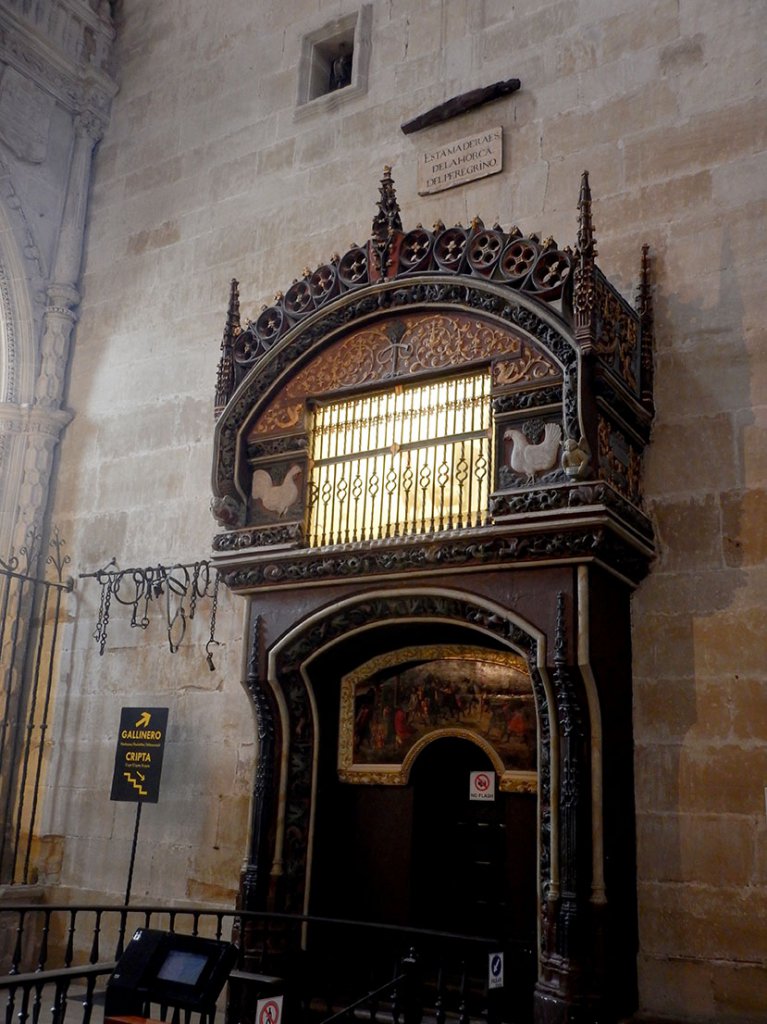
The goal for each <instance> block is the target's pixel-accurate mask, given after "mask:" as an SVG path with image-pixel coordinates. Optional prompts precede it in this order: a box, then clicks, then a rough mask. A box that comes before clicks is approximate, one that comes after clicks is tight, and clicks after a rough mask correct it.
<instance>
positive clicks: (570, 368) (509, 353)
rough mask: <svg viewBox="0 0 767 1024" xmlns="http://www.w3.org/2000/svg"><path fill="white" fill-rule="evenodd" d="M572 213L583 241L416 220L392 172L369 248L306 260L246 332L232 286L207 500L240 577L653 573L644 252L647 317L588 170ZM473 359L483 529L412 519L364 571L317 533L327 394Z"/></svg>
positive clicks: (241, 582) (218, 543)
mask: <svg viewBox="0 0 767 1024" xmlns="http://www.w3.org/2000/svg"><path fill="white" fill-rule="evenodd" d="M578 211H579V222H578V235H577V243H576V245H575V247H574V249H572V250H571V249H570V248H569V247H565V248H562V249H560V248H559V246H558V245H557V243H556V242H555V241H554V239H552V238H545V239H544V240H541V239H540V238H538V237H537V236H536V235H530V236H528V237H524V236H523V235H522V233H521V232H520V230H519V229H518V228H516V227H512V228H511V229H510V230H509V231H504V230H503V229H502V228H501V227H500V225H498V224H495V225H493V226H492V227H486V226H485V225H484V224H483V222H482V221H481V220H480V219H479V218H475V220H474V221H472V223H471V225H470V226H468V227H462V226H461V225H456V226H455V227H450V228H448V227H445V225H444V224H442V223H441V222H440V223H437V224H435V226H434V228H433V230H431V231H430V230H427V229H426V228H424V227H422V226H421V225H418V226H416V227H415V228H413V229H411V230H409V231H406V230H404V228H403V226H402V221H401V217H400V210H399V206H398V204H397V200H396V196H395V191H394V185H393V182H392V179H391V174H390V171H389V169H388V168H387V169H386V170H385V172H384V176H383V179H382V181H381V186H380V198H379V201H378V213H377V215H376V217H375V219H374V221H373V229H372V234H371V238H370V239H369V240H368V242H366V243H365V244H364V245H354V246H352V248H350V249H349V250H348V251H347V252H346V253H345V254H344V255H343V256H333V257H332V258H331V260H330V261H329V262H328V263H326V264H324V265H322V266H320V267H318V268H317V269H316V270H314V271H313V272H312V271H310V270H308V269H307V270H306V271H305V272H304V275H303V277H302V278H301V279H300V280H296V281H294V282H293V283H292V284H291V286H290V287H289V288H288V289H287V291H286V292H285V293H284V294H283V293H277V295H276V296H275V300H274V303H273V304H272V305H270V306H265V307H263V308H262V310H261V312H260V314H259V316H258V317H257V318H256V319H255V320H253V321H248V322H247V323H245V324H244V325H243V324H242V323H241V319H240V312H239V293H238V285H237V282H236V281H233V282H232V289H231V297H230V304H229V313H228V318H227V323H226V328H225V331H224V337H223V341H222V345H221V359H220V364H219V370H218V381H217V388H216V413H217V415H218V422H217V426H216V435H215V460H214V471H213V492H214V498H213V505H212V508H213V512H214V515H215V516H216V518H217V520H218V522H219V523H220V524H221V525H222V526H225V527H227V530H226V532H224V533H221V534H219V535H218V536H217V537H216V538H215V541H214V548H215V551H216V552H217V555H216V561H217V563H218V565H219V566H220V567H221V569H222V570H226V573H227V577H226V578H227V582H228V584H229V585H230V586H231V587H232V588H234V589H236V590H244V591H247V590H250V589H252V588H253V587H254V586H264V585H268V586H281V585H286V584H287V585H290V584H292V585H295V584H296V583H300V582H302V581H307V580H320V579H322V580H332V579H344V578H348V577H349V576H350V575H354V574H357V573H360V572H361V573H362V574H365V575H371V576H388V575H391V574H392V573H397V574H399V573H405V574H407V573H408V572H411V571H418V572H422V571H423V570H424V569H426V570H429V569H430V568H443V569H444V568H446V567H458V566H468V565H489V564H495V563H503V562H506V561H508V560H510V559H511V560H514V561H515V562H520V561H533V562H534V561H536V560H540V559H545V560H547V561H549V560H551V559H552V558H564V559H567V558H573V557H578V558H580V557H583V556H584V555H586V556H588V557H589V558H592V559H595V560H597V561H599V562H601V563H602V564H604V565H607V566H609V567H610V568H611V569H612V570H613V571H615V572H618V573H620V574H621V575H622V576H623V577H624V578H627V579H629V580H631V581H636V580H638V579H639V578H641V576H642V575H643V574H644V572H645V571H646V565H647V562H648V559H649V558H650V557H651V555H652V551H653V547H652V531H651V528H650V524H649V522H648V520H647V518H646V516H645V514H644V513H643V511H642V509H641V472H640V469H641V455H642V451H643V449H644V447H645V445H646V443H647V441H648V437H649V431H650V423H651V419H652V414H653V402H652V326H653V325H652V309H651V301H650V286H649V261H648V256H647V247H645V248H644V250H643V253H642V264H641V284H640V287H639V292H638V298H637V308H636V309H634V308H632V307H631V305H630V304H629V303H628V302H627V301H626V300H625V299H624V298H623V297H622V296H621V295H619V294H618V292H617V291H616V289H615V288H614V287H613V286H612V285H611V284H610V283H609V281H608V280H607V278H606V277H605V275H604V274H603V273H602V271H601V270H600V269H599V267H598V266H597V265H596V262H595V257H596V245H595V237H594V230H593V225H592V215H591V196H590V190H589V183H588V176H587V174H585V173H584V175H583V179H582V183H581V191H580V197H579V202H578ZM477 367H485V368H486V369H487V370H488V371H489V373H490V380H491V391H490V400H491V402H492V414H493V427H492V431H493V433H494V436H493V438H492V442H493V443H492V448H493V449H494V453H495V456H494V458H493V460H492V462H493V465H492V479H491V485H490V493H489V502H488V506H489V507H488V509H487V512H488V514H487V516H485V517H483V519H482V521H481V524H480V525H479V526H477V525H476V523H475V522H474V521H472V522H469V521H468V520H464V521H461V522H460V523H458V524H457V525H458V527H459V529H455V528H452V529H450V530H445V529H444V528H443V529H439V528H437V529H426V530H420V531H408V530H404V529H400V530H399V531H398V532H397V531H395V535H393V536H391V537H387V538H386V540H387V544H386V547H385V548H383V549H382V548H381V547H380V545H379V546H378V547H377V546H376V545H372V546H371V545H368V546H367V550H366V553H365V558H364V564H362V565H361V564H360V562H359V560H358V558H357V554H358V552H357V553H355V551H354V547H355V545H354V543H353V542H352V543H341V544H339V543H338V542H337V540H338V538H335V541H336V542H335V543H333V544H322V543H320V542H318V539H317V537H315V538H314V539H313V540H312V541H311V543H310V538H309V537H308V534H307V527H306V523H307V516H308V512H309V509H308V506H309V505H310V504H311V487H310V481H311V475H312V453H311V451H310V436H311V424H312V408H313V403H315V402H316V401H317V400H322V399H327V398H328V397H335V398H338V397H339V396H344V395H352V394H356V393H360V392H365V391H366V390H367V391H370V390H371V389H373V390H375V389H379V390H380V389H382V388H385V387H391V386H397V385H402V384H404V383H407V382H409V381H413V380H420V379H424V378H425V379H428V378H430V377H435V376H439V375H440V374H442V375H444V374H446V373H451V372H455V371H456V370H457V369H461V370H471V369H473V368H474V369H475V368H477ZM531 468H532V469H533V471H532V472H530V469H531ZM259 488H261V489H263V493H261V491H260V490H259ZM315 490H316V488H315ZM315 497H316V494H315ZM268 506H271V507H268ZM533 524H534V526H535V528H534V530H533V529H532V525H533ZM451 526H452V527H455V526H456V523H452V524H451ZM413 532H418V533H419V534H420V535H419V536H418V537H417V538H414V536H413V535H412V534H413ZM448 534H449V536H448ZM321 539H322V538H320V541H321ZM352 540H353V538H352Z"/></svg>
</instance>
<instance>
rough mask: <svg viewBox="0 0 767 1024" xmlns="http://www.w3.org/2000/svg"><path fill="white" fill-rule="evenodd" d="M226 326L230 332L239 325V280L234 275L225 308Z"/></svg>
mask: <svg viewBox="0 0 767 1024" xmlns="http://www.w3.org/2000/svg"><path fill="white" fill-rule="evenodd" d="M226 326H227V328H228V329H229V332H230V334H231V332H232V329H233V328H235V327H239V326H240V282H239V281H238V280H237V279H236V278H234V277H233V278H232V283H231V285H230V286H229V309H228V310H227V317H226Z"/></svg>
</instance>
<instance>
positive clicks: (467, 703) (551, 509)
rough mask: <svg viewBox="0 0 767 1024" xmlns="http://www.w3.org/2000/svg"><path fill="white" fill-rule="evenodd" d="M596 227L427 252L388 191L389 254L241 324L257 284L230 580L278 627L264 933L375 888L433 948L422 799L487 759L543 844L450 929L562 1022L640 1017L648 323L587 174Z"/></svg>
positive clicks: (376, 237) (224, 503)
mask: <svg viewBox="0 0 767 1024" xmlns="http://www.w3.org/2000/svg"><path fill="white" fill-rule="evenodd" d="M578 209H579V223H578V234H577V242H576V245H575V247H574V248H573V249H570V248H567V247H566V248H562V249H561V248H559V246H558V245H557V243H556V242H555V241H554V240H553V239H551V238H546V239H544V240H541V239H539V238H538V237H537V236H535V235H531V236H529V237H524V236H523V235H522V233H521V232H520V231H519V229H517V228H512V229H511V230H509V231H505V230H503V229H502V228H501V227H500V226H499V225H497V224H496V225H493V226H492V227H486V226H485V225H484V224H483V223H482V221H481V220H480V219H479V218H476V219H475V220H474V221H473V222H472V223H471V225H470V226H469V227H462V226H460V225H457V226H455V227H445V225H444V224H442V223H438V224H436V225H435V226H434V228H433V229H432V230H427V229H426V228H424V227H422V226H420V225H418V226H417V227H415V228H413V229H411V230H409V231H406V230H404V228H403V226H402V222H401V217H400V210H399V207H398V204H397V200H396V196H395V192H394V185H393V182H392V179H391V174H390V172H389V170H388V169H387V170H386V171H385V173H384V177H383V180H382V182H381V187H380V198H379V201H378V213H377V215H376V217H375V219H374V221H373V229H372V235H371V238H370V240H369V241H368V242H367V243H365V244H364V245H359V246H358V245H355V246H352V247H351V248H350V249H349V250H348V251H347V252H346V253H345V254H344V255H343V256H334V257H333V258H332V259H331V260H330V261H329V262H328V263H327V264H325V265H323V266H321V267H319V268H317V269H316V270H315V271H313V272H311V271H309V270H307V271H305V272H304V275H303V277H302V278H301V279H300V280H297V281H294V282H293V284H292V285H291V286H290V287H289V288H288V289H287V291H286V292H285V293H284V294H282V293H278V294H277V295H276V296H275V300H274V303H273V304H272V305H271V306H268V307H264V308H263V309H262V310H261V312H260V314H259V315H258V317H257V318H256V319H255V320H254V321H249V322H247V323H245V324H243V323H242V322H241V318H240V312H239V294H238V286H237V282H232V290H231V297H230V303H229V313H228V318H227V324H226V329H225V331H224V337H223V342H222V352H221V360H220V364H219V371H218V381H217V388H216V414H217V425H216V434H215V456H214V468H213V493H214V498H213V504H212V509H213V512H214V515H215V516H216V518H217V520H218V522H219V523H220V525H221V526H222V527H224V532H221V533H219V534H218V535H217V536H216V538H215V540H214V550H215V556H214V557H215V563H216V565H217V567H218V569H219V571H220V572H221V573H223V576H224V579H225V582H226V583H227V585H228V586H229V587H230V588H231V589H232V590H233V591H235V592H238V593H241V594H243V595H245V596H246V597H247V598H248V600H249V602H250V607H251V619H250V621H251V632H250V636H249V644H250V650H249V671H248V687H249V690H250V693H251V695H252V697H253V701H254V704H255V708H256V713H257V721H258V729H259V738H260V752H259V768H258V774H257V780H256V792H255V801H254V812H253V822H252V830H251V854H250V862H249V864H248V866H247V869H246V870H245V872H244V876H243V883H242V885H243V888H242V899H243V901H244V903H245V904H246V905H248V906H251V907H254V908H257V907H258V908H263V907H270V908H272V909H280V910H288V911H294V912H299V913H300V912H304V913H306V912H310V911H311V912H322V911H325V912H330V910H332V911H334V912H336V911H337V912H338V914H340V916H343V911H344V909H345V908H346V909H347V910H348V908H349V906H350V905H351V904H350V900H351V893H352V892H356V893H359V892H360V891H361V890H365V885H366V883H369V884H375V885H376V886H377V888H379V889H381V890H386V893H387V894H388V895H387V897H386V899H384V900H383V902H382V903H381V902H376V899H374V898H373V897H372V896H370V897H366V898H365V899H363V900H362V901H361V902H360V901H359V899H357V900H356V901H355V902H354V909H355V910H356V911H357V913H358V914H361V915H363V916H364V915H367V917H368V918H369V919H374V918H375V917H376V915H379V916H380V915H381V914H382V913H388V914H389V915H390V917H391V920H393V921H394V922H395V923H405V924H407V923H413V922H414V920H419V921H422V922H423V921H426V923H429V921H430V920H431V919H430V918H429V913H432V912H433V913H437V909H436V908H437V907H438V906H439V901H438V899H437V894H436V893H435V894H434V898H433V899H432V901H431V902H429V899H426V897H424V896H423V893H424V892H426V891H427V890H428V887H429V885H430V884H432V883H430V882H429V872H428V871H424V869H423V849H422V848H420V852H419V848H417V846H418V843H421V844H422V845H423V843H424V842H425V841H426V840H424V838H423V837H424V832H423V828H422V827H421V826H420V825H419V815H420V814H421V813H422V812H421V811H419V807H423V806H425V805H424V804H423V802H421V803H419V799H420V798H419V795H418V794H419V792H421V791H422V790H423V789H424V787H426V788H427V789H428V787H437V790H439V787H440V782H439V780H440V778H442V777H444V779H445V780H447V778H448V775H449V774H450V772H449V768H448V766H447V762H446V761H445V760H444V758H443V759H441V754H440V751H444V752H447V751H448V750H450V751H453V752H456V751H458V755H456V756H457V757H458V760H461V758H463V756H464V754H466V758H465V763H466V765H468V766H469V767H470V766H471V765H470V762H471V764H474V760H472V758H474V759H475V760H476V766H477V767H479V768H483V767H487V768H488V769H489V770H493V771H495V772H496V773H497V775H498V778H499V782H500V788H499V795H498V806H497V807H496V809H495V810H494V812H493V813H494V814H496V819H494V820H495V824H496V825H497V827H498V828H499V829H505V830H506V832H505V833H504V834H512V833H513V834H514V835H515V837H516V838H515V843H514V844H513V845H508V846H507V847H505V848H504V849H505V851H506V852H505V853H503V852H502V853H501V854H499V858H500V859H499V862H498V864H497V865H496V866H495V868H494V869H493V870H495V871H496V875H495V876H494V877H495V882H494V885H495V891H496V894H497V895H498V894H500V895H498V899H497V901H496V902H497V903H498V905H499V906H501V907H503V908H505V909H503V911H502V912H501V914H500V917H497V916H496V917H494V918H493V919H492V921H491V920H490V918H488V919H486V920H485V919H484V918H482V919H478V918H476V917H475V916H473V915H474V914H475V912H476V908H477V906H479V904H480V903H482V900H481V899H479V897H477V898H476V899H474V896H472V900H474V902H473V903H471V900H468V897H467V901H465V906H464V904H461V901H460V899H459V897H457V896H456V897H454V899H453V909H454V919H453V920H454V921H455V920H456V919H457V920H458V924H459V925H460V926H462V927H465V928H469V927H473V928H478V927H480V926H484V927H485V928H486V929H487V928H491V927H492V928H494V929H495V930H496V931H497V932H498V934H499V938H500V940H502V941H509V942H523V943H524V942H527V943H528V944H529V945H530V947H531V948H532V949H534V955H533V961H534V963H533V967H532V969H531V970H532V973H531V979H532V980H531V982H530V990H529V992H523V993H521V994H519V993H518V998H520V999H522V1000H529V1001H530V1004H531V1006H533V1007H534V1014H535V1019H536V1020H541V1021H543V1020H546V1021H549V1020H552V1021H553V1020H561V1021H564V1020H576V1019H581V1018H579V1017H578V1016H577V1013H578V1012H579V1011H578V1008H579V1007H580V1008H583V1007H587V1006H588V1007H590V1008H592V1009H593V1008H594V1007H595V1006H596V1007H599V1008H600V1011H599V1012H602V1013H604V1019H606V1020H611V1019H614V1018H616V1017H617V1016H618V1015H619V1014H621V1013H626V1012H629V1011H630V1010H631V1009H632V1008H633V1006H634V1004H635V997H636V978H635V953H636V897H635V885H636V882H635V868H634V815H633V781H632V780H633V775H632V773H633V767H632V726H631V651H630V630H629V599H630V594H631V590H632V588H633V587H634V586H635V585H636V584H637V583H638V582H639V581H640V580H641V579H642V577H643V576H644V574H645V573H646V572H647V569H648V566H649V564H650V561H651V559H652V558H653V554H654V542H653V532H652V527H651V524H650V522H649V519H648V517H647V515H646V514H645V512H644V511H643V508H642V486H641V476H642V473H641V462H642V453H643V450H644V447H645V445H646V444H647V443H648V440H649V434H650V426H651V422H652V417H653V400H652V327H653V325H652V306H651V298H650V284H649V260H648V253H647V248H646V247H645V249H644V250H643V253H642V260H641V284H640V287H639V293H638V298H637V307H636V308H633V307H632V306H631V305H630V304H629V303H628V302H627V301H626V300H625V299H624V298H623V297H622V296H621V295H619V294H618V292H617V291H616V290H615V289H614V288H613V287H612V285H611V284H610V283H609V282H608V280H607V278H606V277H605V275H604V274H603V273H602V271H601V270H600V269H599V268H598V267H597V265H596V262H595V257H596V246H595V238H594V230H593V226H592V215H591V198H590V192H589V184H588V178H587V175H585V174H584V176H583V180H582V183H581V192H580V197H579V203H578ZM413 651H419V652H422V653H420V654H418V655H417V656H416V655H414V654H413V653H412V652H413ZM404 652H411V653H409V654H407V653H404ZM482 652H486V653H485V654H483V653H482ZM499 665H500V666H506V667H505V668H499V667H498V666H499ZM499 673H500V674H499ZM437 707H439V710H436V708H437ZM450 744H452V746H450ZM456 744H458V746H456ZM451 756H452V755H451ZM483 759H484V760H483ZM461 763H463V761H461ZM440 773H442V775H441V774H440ZM447 785H448V783H447V782H445V785H444V787H443V788H445V787H447ZM435 791H436V790H435ZM339 808H343V812H342V811H341V810H339ZM371 808H373V809H374V810H375V813H372V812H371ZM381 820H387V821H389V822H390V823H391V822H392V821H396V823H397V827H398V829H399V831H400V832H401V834H402V836H404V837H405V838H404V839H402V840H401V841H398V843H397V844H396V849H394V847H392V845H391V837H390V836H389V837H388V838H387V833H386V830H385V829H381V828H379V825H377V824H371V822H380V821H381ZM365 823H367V824H365ZM494 827H495V826H494ZM360 835H363V838H360ZM331 837H332V838H331ZM419 837H420V838H419ZM381 851H387V852H386V853H385V854H384V853H382V852H381ZM442 856H447V853H444V851H443V852H442V853H441V854H440V858H441V857H442ZM384 857H385V858H386V864H384V863H383V858H384ZM339 858H340V860H341V861H342V862H343V870H342V869H341V868H340V867H339ZM363 865H364V867H363ZM419 865H420V866H419ZM453 870H454V871H459V870H463V869H462V868H459V866H458V865H457V863H456V864H454V865H453ZM434 884H436V883H434ZM470 888H471V886H470V885H468V884H465V885H464V889H466V890H468V889H470ZM416 890H419V892H420V893H421V895H420V896H418V897H416V895H414V893H415V891H416ZM501 897H502V898H501ZM424 899H425V900H426V902H424ZM366 900H367V902H366ZM419 900H420V902H419ZM485 902H487V901H485ZM469 903H471V907H472V908H473V909H471V908H469ZM461 906H463V907H464V909H463V910H461V909H460V908H461ZM429 908H431V910H429ZM462 915H463V916H462ZM456 930H460V928H458V927H456ZM589 1019H591V1018H589Z"/></svg>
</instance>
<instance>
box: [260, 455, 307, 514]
mask: <svg viewBox="0 0 767 1024" xmlns="http://www.w3.org/2000/svg"><path fill="white" fill-rule="evenodd" d="M300 472H301V467H300V466H298V465H296V466H291V467H290V469H289V470H288V471H287V473H286V474H285V479H284V480H283V481H282V483H281V484H275V483H274V482H273V481H272V478H271V476H270V475H269V474H268V473H267V472H266V470H265V469H257V470H255V472H254V473H253V484H252V487H251V494H252V495H253V497H254V498H256V499H258V501H260V502H261V504H262V505H263V506H264V508H265V509H266V510H267V511H268V512H276V513H277V515H278V516H284V515H285V513H286V512H287V511H288V509H289V508H290V506H291V505H295V503H296V502H297V501H298V495H299V490H298V484H297V483H296V481H295V478H296V477H297V476H298V474H299V473H300Z"/></svg>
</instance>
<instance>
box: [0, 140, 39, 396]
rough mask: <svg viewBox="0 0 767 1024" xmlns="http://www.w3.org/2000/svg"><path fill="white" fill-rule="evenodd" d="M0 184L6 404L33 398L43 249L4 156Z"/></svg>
mask: <svg viewBox="0 0 767 1024" xmlns="http://www.w3.org/2000/svg"><path fill="white" fill-rule="evenodd" d="M0 187H2V190H1V191H0V346H2V352H0V403H2V404H3V406H5V405H20V404H21V403H28V402H31V401H32V400H33V398H34V391H35V376H36V370H37V344H36V329H35V311H34V308H33V302H32V296H33V295H34V294H37V293H39V292H40V291H41V289H42V288H43V286H44V281H43V276H42V266H41V264H40V261H39V255H38V254H37V251H36V249H35V248H34V242H33V241H32V236H31V234H30V233H29V228H28V226H27V223H26V220H25V219H24V217H23V213H22V211H21V208H20V204H19V200H18V197H17V196H16V193H15V192H14V191H13V187H12V185H11V183H10V177H9V172H8V168H7V167H6V166H5V165H4V164H3V162H2V160H0ZM22 253H26V259H25V258H24V257H23V256H22ZM38 315H39V311H38Z"/></svg>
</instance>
